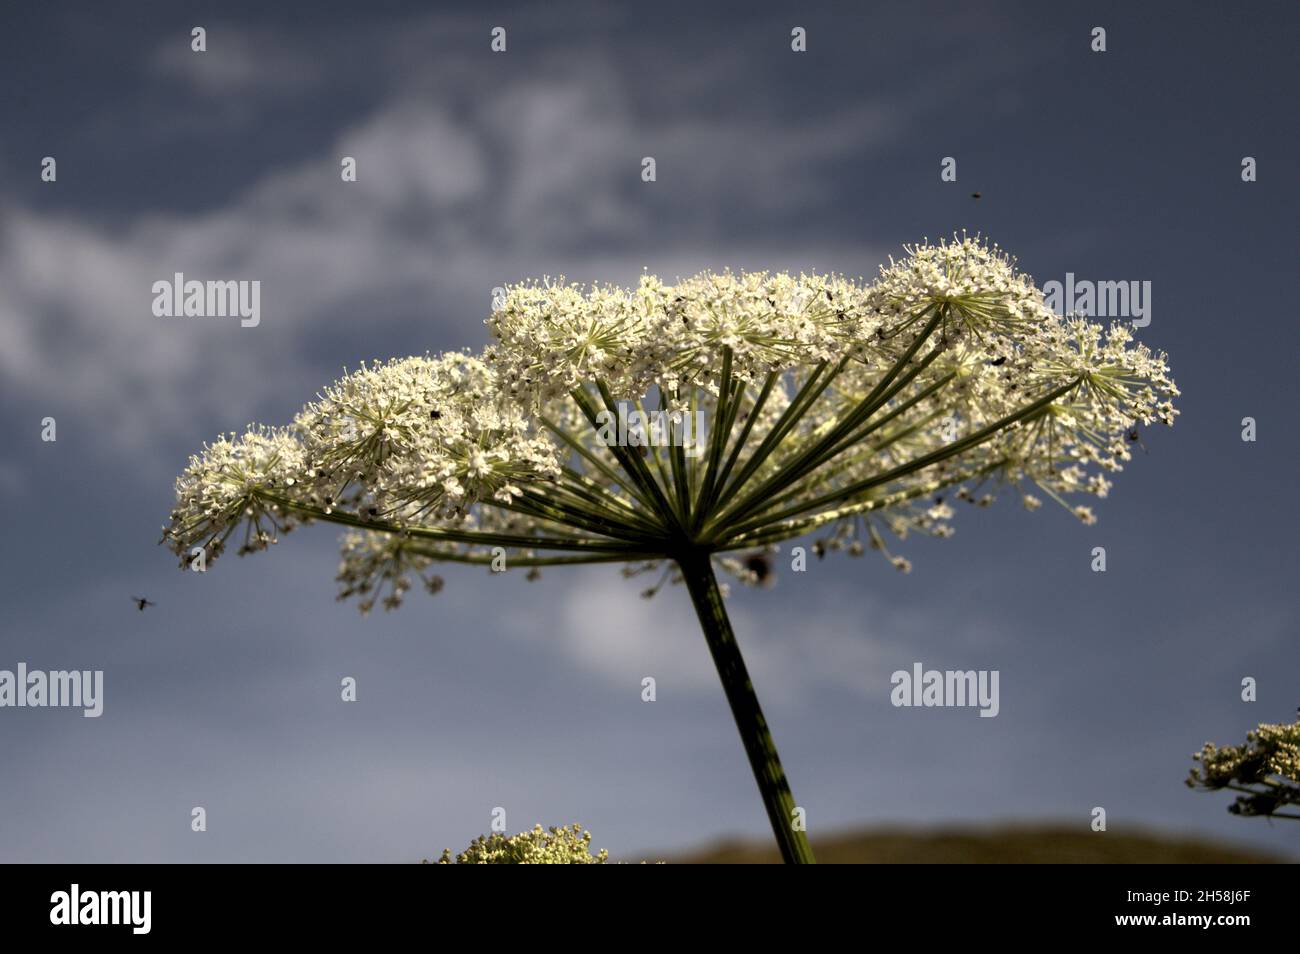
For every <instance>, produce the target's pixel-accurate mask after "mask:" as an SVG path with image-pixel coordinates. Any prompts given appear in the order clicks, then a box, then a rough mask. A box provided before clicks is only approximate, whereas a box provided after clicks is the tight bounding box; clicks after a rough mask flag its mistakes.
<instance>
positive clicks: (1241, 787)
mask: <svg viewBox="0 0 1300 954" xmlns="http://www.w3.org/2000/svg"><path fill="white" fill-rule="evenodd" d="M1192 758H1193V759H1194V760H1196V761H1197V762H1199V763H1200V765H1199V766H1198V767H1194V768H1193V769H1192V771H1191V774H1190V775H1189V776H1188V778H1187V785H1188V787H1189V788H1200V789H1204V790H1206V791H1211V792H1215V791H1221V790H1224V789H1226V790H1228V791H1232V792H1238V793H1240V794H1238V795H1237V797H1236V799H1235V800H1234V801H1233V803H1232V804H1231V805H1229V806H1228V811H1230V812H1232V814H1234V815H1244V816H1251V817H1268V818H1295V819H1300V811H1292V812H1286V811H1282V810H1281V809H1284V808H1288V807H1291V808H1296V809H1300V715H1298V716H1297V718H1296V721H1295V722H1293V723H1291V724H1290V725H1273V724H1269V723H1265V724H1263V725H1260V726H1257V727H1256V728H1254V729H1252V730H1251V731H1250V732H1248V733H1246V742H1245V744H1244V745H1226V746H1224V747H1222V748H1220V747H1219V746H1217V745H1215V744H1214V743H1213V742H1206V743H1205V746H1204V748H1202V749H1201V751H1199V752H1197V753H1195V754H1194V755H1193V756H1192Z"/></svg>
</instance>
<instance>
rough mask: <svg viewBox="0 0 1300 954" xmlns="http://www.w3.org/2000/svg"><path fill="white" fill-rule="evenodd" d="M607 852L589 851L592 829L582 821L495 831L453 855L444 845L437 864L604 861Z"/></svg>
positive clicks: (588, 862) (592, 862) (535, 863)
mask: <svg viewBox="0 0 1300 954" xmlns="http://www.w3.org/2000/svg"><path fill="white" fill-rule="evenodd" d="M608 860H609V852H608V851H606V850H605V849H603V848H602V849H601V850H600V852H599V853H598V854H594V855H593V854H592V853H591V832H589V831H584V830H583V828H582V826H581V825H571V826H570V827H568V828H549V829H543V828H542V826H541V825H536V826H534V828H533V830H532V831H521V832H520V833H519V834H517V835H508V836H507V835H503V834H500V833H494V834H491V835H483V836H480V837H478V838H475V839H474V840H473V841H472V842H471V843H470V846H469V847H468V848H466V849H465V850H464V851H462V852H461V853H460V854H458V855H456V857H455V859H454V862H453V859H452V855H451V849H449V848H448V849H444V850H443V852H442V857H441V858H439V859H438V864H440V865H449V864H453V863H454V864H458V865H603V864H605V862H606V861H608Z"/></svg>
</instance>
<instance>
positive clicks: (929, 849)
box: [664, 825, 1300, 865]
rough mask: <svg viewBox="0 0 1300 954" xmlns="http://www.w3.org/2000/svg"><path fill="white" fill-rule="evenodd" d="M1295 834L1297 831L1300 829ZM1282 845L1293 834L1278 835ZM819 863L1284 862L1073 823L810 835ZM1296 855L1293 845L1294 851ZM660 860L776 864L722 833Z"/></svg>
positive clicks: (756, 845) (769, 849) (1177, 838)
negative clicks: (714, 840)
mask: <svg viewBox="0 0 1300 954" xmlns="http://www.w3.org/2000/svg"><path fill="white" fill-rule="evenodd" d="M1298 834H1300V833H1298ZM1278 841H1279V845H1280V846H1281V845H1287V846H1295V845H1297V844H1300V840H1297V839H1294V838H1292V839H1290V840H1287V839H1284V837H1283V835H1282V834H1279V836H1278ZM812 845H813V851H814V852H815V853H816V855H817V860H818V862H819V863H822V864H864V863H868V864H1045V863H1046V864H1052V863H1063V864H1286V863H1292V862H1293V861H1294V858H1293V857H1291V856H1289V855H1288V854H1287V853H1284V852H1283V851H1282V850H1278V851H1276V852H1269V851H1267V850H1261V849H1259V848H1257V847H1255V846H1253V845H1249V846H1247V845H1234V844H1231V843H1227V842H1214V841H1207V840H1204V839H1201V838H1199V837H1192V836H1182V835H1175V834H1168V833H1155V832H1148V831H1136V832H1134V831H1130V832H1126V833H1120V832H1115V831H1108V832H1092V831H1087V830H1084V831H1079V829H1078V827H1077V826H1070V827H1066V826H1065V825H1044V826H1032V827H1031V826H1024V825H1015V826H1006V827H993V828H973V827H965V828H963V827H951V828H938V829H925V830H911V829H903V828H869V829H861V830H856V831H844V832H838V833H832V834H828V835H825V836H822V837H819V838H818V837H814V838H813V839H812ZM1292 854H1294V849H1293V851H1292ZM664 860H666V861H669V862H671V863H676V864H701V865H721V864H777V863H779V861H780V856H779V855H778V854H777V852H776V848H775V847H774V846H769V845H767V844H764V843H763V842H761V841H758V840H753V841H750V840H745V839H724V840H722V841H719V842H717V843H716V844H714V845H712V846H709V847H707V848H703V849H701V850H700V851H698V852H692V853H689V854H685V855H679V856H675V857H667V858H665V859H664Z"/></svg>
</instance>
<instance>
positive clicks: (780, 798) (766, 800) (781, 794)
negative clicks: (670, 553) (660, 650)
mask: <svg viewBox="0 0 1300 954" xmlns="http://www.w3.org/2000/svg"><path fill="white" fill-rule="evenodd" d="M677 563H678V565H679V566H680V567H681V570H682V576H683V577H684V578H685V580H686V586H687V588H688V589H689V590H690V592H691V600H692V602H694V604H695V612H696V614H698V616H699V618H700V626H701V627H702V628H703V630H704V639H705V641H706V642H707V643H708V644H709V652H710V653H711V654H712V655H713V662H714V665H716V666H717V667H718V677H719V678H720V679H721V680H722V688H723V690H724V691H725V692H726V694H727V702H728V704H730V706H731V714H732V716H734V717H735V719H736V728H737V729H738V730H739V731H740V739H741V741H742V742H743V743H744V745H745V754H746V755H748V756H749V765H750V767H751V768H752V769H753V770H754V779H755V781H757V782H758V790H759V793H760V794H761V795H762V796H763V805H764V806H765V807H766V808H767V817H768V819H769V820H770V821H771V823H772V832H773V834H775V835H776V841H777V844H778V845H779V846H780V848H781V858H782V859H783V860H784V861H785V863H786V864H816V862H817V859H816V858H814V857H813V853H812V848H811V847H809V845H808V836H807V834H806V833H805V832H803V831H797V830H795V828H794V826H793V822H794V809H795V801H794V795H793V794H791V792H790V783H789V782H787V781H786V778H785V771H784V770H783V769H782V768H781V759H780V757H779V756H778V755H777V752H776V744H775V743H774V742H773V741H772V733H771V731H770V730H769V729H768V727H767V720H766V719H764V718H763V710H762V709H761V708H760V707H759V704H758V696H757V695H755V694H754V685H753V683H752V682H750V679H749V672H748V671H747V670H746V669H745V660H744V658H743V657H742V656H741V654H740V646H739V645H738V644H737V643H736V634H735V633H734V632H733V631H732V629H731V621H730V620H729V619H728V618H727V610H726V607H725V606H723V604H722V593H721V591H720V590H719V589H718V581H717V578H716V577H715V576H714V575H713V564H712V562H711V560H710V557H709V554H708V553H707V552H706V551H703V550H698V549H694V550H690V551H688V552H686V553H684V554H682V555H680V556H678V557H677Z"/></svg>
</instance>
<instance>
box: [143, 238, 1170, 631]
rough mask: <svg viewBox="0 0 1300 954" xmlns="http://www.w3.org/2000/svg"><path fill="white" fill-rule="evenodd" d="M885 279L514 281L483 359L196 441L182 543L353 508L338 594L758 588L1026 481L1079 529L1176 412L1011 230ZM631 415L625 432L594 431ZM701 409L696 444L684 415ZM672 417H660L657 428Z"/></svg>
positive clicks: (438, 364) (945, 246) (345, 521)
mask: <svg viewBox="0 0 1300 954" xmlns="http://www.w3.org/2000/svg"><path fill="white" fill-rule="evenodd" d="M908 252H909V254H908V256H907V257H906V258H905V259H904V260H902V261H898V262H895V261H893V260H892V259H891V261H890V264H889V265H888V266H885V267H882V268H881V271H880V275H879V277H878V278H877V279H876V280H875V281H874V282H871V283H867V282H863V281H861V280H857V281H854V280H850V279H848V278H844V277H842V276H838V275H802V274H801V275H798V276H794V275H788V274H771V273H766V272H758V273H741V274H733V273H730V272H723V273H718V274H714V273H704V274H700V275H697V276H695V277H693V278H690V279H687V280H685V281H681V282H678V283H677V284H673V285H669V284H665V283H664V282H662V281H660V280H659V279H658V278H655V277H653V276H650V275H647V276H644V277H643V278H642V279H641V281H640V283H639V284H638V285H637V287H636V288H633V289H624V288H619V287H614V286H604V285H598V286H593V287H590V288H584V287H580V286H578V285H572V284H564V283H563V282H551V281H542V282H529V283H524V284H520V285H516V286H513V287H511V288H509V289H508V290H507V294H506V296H505V301H504V304H503V305H502V306H501V307H499V308H498V309H497V310H496V311H495V312H494V313H493V314H492V315H491V317H490V318H488V320H487V324H488V326H489V328H490V329H491V331H492V333H493V336H494V338H495V341H494V343H492V344H491V345H490V346H489V347H488V348H487V349H486V350H484V351H483V352H482V353H481V354H478V355H470V354H461V353H449V354H442V355H439V356H436V357H435V356H422V357H410V358H401V359H396V360H390V361H376V362H374V363H369V364H363V365H362V366H361V367H360V368H358V369H357V370H355V371H353V372H351V373H350V374H347V375H346V376H345V377H344V378H342V379H341V380H340V381H338V382H336V383H335V384H333V385H332V386H330V387H329V388H327V389H325V390H324V391H323V392H322V393H321V394H320V395H318V396H317V399H316V400H315V401H313V402H312V403H309V404H308V405H307V406H306V407H305V408H303V410H302V411H301V412H300V413H299V414H298V416H297V417H296V418H295V419H294V421H293V422H292V423H290V424H289V425H288V426H287V427H279V428H267V427H262V426H254V427H251V428H249V429H248V430H247V431H246V432H245V433H243V434H231V435H229V436H223V437H221V438H219V439H218V440H216V441H214V442H213V443H211V444H209V445H207V446H206V447H205V448H204V449H203V450H202V452H201V453H199V454H197V455H196V456H194V457H193V458H192V459H191V460H190V463H189V466H188V467H187V468H186V469H185V471H184V473H183V474H182V475H181V476H180V478H179V479H178V481H177V484H176V498H177V499H176V505H175V508H174V510H173V511H172V514H171V520H170V523H169V524H168V525H167V527H166V528H165V537H164V539H165V540H166V541H167V542H169V544H170V545H171V547H172V548H173V549H174V551H175V552H176V553H177V555H178V556H179V557H180V559H181V563H182V565H186V564H188V563H189V562H191V561H192V560H193V559H194V558H195V557H196V556H197V555H198V550H199V549H200V548H201V549H202V551H203V556H204V558H205V561H206V562H209V563H210V562H211V561H213V560H214V559H215V558H217V557H218V556H219V555H220V554H222V553H223V552H224V551H225V550H226V549H227V547H229V546H230V545H232V544H233V545H235V546H236V548H237V549H238V551H239V552H240V553H247V552H251V551H255V550H260V549H263V548H265V547H266V546H268V545H269V544H272V543H275V542H276V541H277V540H278V539H279V537H280V535H281V534H283V533H285V532H287V531H289V530H291V529H292V528H294V527H295V526H297V525H299V524H304V523H310V522H313V521H318V520H321V521H329V522H333V523H337V524H342V525H344V526H346V527H348V528H350V529H349V532H347V533H346V534H345V536H344V538H343V544H342V553H343V560H342V566H341V569H340V573H339V581H340V583H341V596H356V597H358V599H359V604H360V607H361V609H362V610H363V611H367V610H369V609H371V608H372V607H373V606H375V605H376V604H377V603H380V604H382V605H383V606H384V607H385V608H391V607H394V606H396V605H398V604H399V603H400V602H401V600H402V597H403V595H404V594H405V593H406V591H408V590H409V589H410V588H411V587H412V586H414V585H415V584H416V583H417V582H419V583H421V584H422V585H424V586H425V587H427V588H428V589H429V590H431V591H434V592H436V591H437V590H438V589H439V588H440V587H441V586H442V580H441V578H439V577H437V576H435V575H433V573H432V572H431V567H432V566H433V564H434V563H436V562H440V561H449V562H459V563H471V564H486V565H492V566H494V568H497V569H500V568H501V567H502V566H506V567H520V566H523V567H530V568H535V567H540V566H547V565H556V564H570V563H593V562H621V563H624V564H627V566H628V570H627V572H637V571H644V570H650V569H653V568H655V567H656V566H659V565H664V566H665V569H666V570H667V571H668V573H669V574H670V575H671V574H672V573H674V572H675V571H674V569H673V566H674V565H673V563H672V561H674V560H675V559H676V558H677V557H678V556H679V554H680V553H681V552H682V550H683V548H686V549H690V550H692V551H695V552H705V553H708V554H711V555H712V557H713V560H714V563H715V565H716V566H717V567H719V568H721V569H723V570H725V571H728V572H730V573H731V574H732V575H733V576H735V577H736V578H738V579H740V580H741V581H743V582H747V583H759V582H767V581H768V580H769V579H770V572H769V568H770V562H769V561H767V560H765V558H764V557H763V554H764V553H766V552H770V551H771V549H772V548H774V547H775V545H776V544H778V543H779V542H780V541H782V540H786V539H789V538H794V537H800V536H804V535H808V534H812V535H813V536H814V539H815V544H814V545H815V547H816V549H817V552H818V553H819V554H820V553H824V552H825V551H826V550H827V549H830V550H844V551H846V552H848V553H849V554H851V555H858V554H861V553H863V552H864V551H865V550H866V549H868V548H870V549H874V550H877V551H881V552H883V553H884V554H885V555H886V556H888V557H889V558H890V559H892V560H893V561H894V562H895V564H896V565H897V566H899V567H900V568H902V569H906V568H908V566H909V564H908V562H907V561H906V560H905V559H903V558H902V557H894V556H892V555H891V554H890V553H889V550H888V549H887V545H886V539H887V537H889V536H893V537H897V538H905V537H906V536H908V535H909V534H911V533H915V532H920V533H926V534H933V535H938V536H945V535H947V534H949V533H950V532H951V528H950V525H949V521H950V518H951V517H952V516H953V514H954V505H955V504H958V503H960V502H962V501H966V502H969V503H972V504H980V505H987V504H988V503H990V502H991V501H992V500H993V498H994V495H995V494H996V493H997V492H998V491H999V490H1004V489H1006V488H1014V490H1015V493H1016V495H1017V496H1018V497H1019V499H1020V500H1021V501H1022V502H1023V504H1024V505H1025V506H1026V507H1029V508H1031V509H1034V508H1037V507H1038V506H1039V505H1040V502H1041V501H1042V500H1043V499H1050V500H1052V501H1056V502H1058V503H1061V504H1062V505H1064V506H1066V507H1067V509H1069V510H1070V511H1072V512H1073V513H1074V514H1075V515H1076V516H1077V517H1078V518H1079V519H1080V520H1082V521H1084V522H1085V523H1091V522H1092V521H1093V519H1094V518H1093V512H1092V510H1091V509H1090V508H1089V507H1088V506H1087V505H1086V504H1084V503H1081V502H1080V500H1082V499H1087V498H1100V497H1105V496H1106V494H1107V493H1108V491H1109V489H1110V486H1111V477H1112V476H1113V475H1114V474H1115V473H1116V472H1118V471H1119V470H1120V469H1122V467H1123V465H1124V464H1125V463H1126V462H1127V461H1128V460H1129V459H1130V448H1131V446H1132V444H1133V443H1134V442H1135V441H1136V440H1137V439H1138V431H1137V428H1138V427H1139V426H1140V425H1146V424H1150V423H1152V422H1156V421H1160V422H1163V423H1166V424H1169V423H1172V421H1173V418H1174V416H1175V414H1176V413H1177V412H1176V411H1175V410H1174V407H1173V405H1172V398H1173V397H1175V396H1176V395H1177V393H1178V392H1177V390H1176V388H1175V386H1174V383H1173V381H1172V380H1171V378H1170V376H1169V371H1168V368H1167V366H1166V360H1165V356H1164V355H1163V354H1161V353H1156V352H1153V351H1151V350H1150V349H1148V348H1147V347H1146V346H1145V345H1142V344H1138V343H1135V342H1134V340H1133V339H1132V336H1131V334H1130V331H1129V329H1128V327H1127V326H1126V325H1123V324H1115V325H1112V326H1111V327H1109V328H1103V327H1102V326H1100V325H1098V324H1096V323H1093V322H1091V321H1089V320H1087V319H1086V318H1083V317H1066V318H1061V317H1057V316H1056V315H1054V314H1053V313H1052V312H1051V311H1050V310H1049V309H1048V308H1047V307H1046V306H1045V305H1044V302H1043V297H1042V294H1041V292H1040V291H1039V290H1038V289H1037V288H1036V287H1035V286H1034V283H1033V281H1032V279H1030V278H1029V277H1028V276H1026V275H1024V274H1021V273H1019V272H1018V271H1017V270H1016V268H1015V266H1014V263H1013V261H1012V260H1011V259H1009V258H1008V257H1007V256H1006V255H1004V254H1003V253H1002V252H1000V251H999V250H998V249H997V248H996V247H994V246H990V245H988V244H986V243H984V242H981V241H979V240H976V239H971V238H965V237H962V238H958V239H956V240H954V241H952V242H943V243H940V244H937V245H930V244H925V245H920V246H918V247H915V248H909V249H908ZM629 411H636V412H639V415H640V417H639V419H640V420H641V421H650V422H652V425H651V427H649V428H645V427H641V428H637V427H633V428H631V429H630V430H629V432H628V434H627V435H626V437H625V439H624V440H623V441H622V443H619V442H618V441H614V440H611V439H610V434H611V429H610V428H609V427H607V426H602V425H603V424H604V423H606V422H607V421H608V420H610V418H611V417H613V416H616V415H618V414H620V413H621V414H623V415H624V417H626V416H627V414H628V412H629ZM683 420H690V421H694V420H702V421H704V422H706V427H705V429H704V430H703V432H699V431H697V432H696V433H694V435H693V437H692V440H693V441H694V442H695V443H694V446H689V447H687V446H683V443H684V441H682V440H674V439H673V435H674V434H679V433H681V432H680V431H678V430H677V429H675V428H674V427H673V426H672V424H673V422H680V421H683ZM663 421H667V422H669V424H668V425H667V426H665V427H656V426H655V424H657V423H659V422H663Z"/></svg>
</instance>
